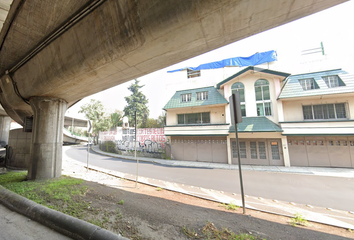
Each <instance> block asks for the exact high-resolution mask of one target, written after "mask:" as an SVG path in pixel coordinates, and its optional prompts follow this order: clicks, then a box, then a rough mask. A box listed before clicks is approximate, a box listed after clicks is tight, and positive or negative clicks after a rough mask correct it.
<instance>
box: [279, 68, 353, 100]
mask: <svg viewBox="0 0 354 240" xmlns="http://www.w3.org/2000/svg"><path fill="white" fill-rule="evenodd" d="M333 75H337V76H338V77H339V78H340V80H341V81H342V82H343V83H344V85H345V86H338V87H328V86H327V84H326V82H325V81H324V79H323V77H326V76H333ZM309 78H313V79H314V81H315V84H316V85H317V86H318V88H316V89H310V90H304V89H303V88H302V86H301V84H300V82H299V80H302V79H309ZM349 92H354V75H351V74H348V73H347V72H345V71H343V70H342V69H334V70H326V71H321V72H313V73H305V74H297V75H291V76H289V77H288V78H287V79H286V82H285V85H284V87H283V89H282V91H281V93H280V95H279V99H285V98H294V97H309V96H317V95H327V94H338V93H349Z"/></svg>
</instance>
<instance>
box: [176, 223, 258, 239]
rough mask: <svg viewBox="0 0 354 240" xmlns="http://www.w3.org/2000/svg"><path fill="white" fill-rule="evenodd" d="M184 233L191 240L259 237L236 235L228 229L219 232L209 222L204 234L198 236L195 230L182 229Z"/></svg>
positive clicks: (204, 228)
mask: <svg viewBox="0 0 354 240" xmlns="http://www.w3.org/2000/svg"><path fill="white" fill-rule="evenodd" d="M182 231H183V233H184V234H185V235H186V236H187V237H188V238H191V239H198V238H202V239H208V240H211V239H215V240H224V239H225V240H258V239H260V238H258V237H257V236H253V235H251V234H247V233H241V234H236V233H234V232H232V231H230V230H229V229H227V228H222V229H221V230H219V229H218V228H217V227H216V226H215V225H214V223H212V222H207V223H206V224H205V226H204V227H203V229H202V232H201V233H200V234H198V233H197V232H196V231H195V230H194V229H189V228H187V227H185V226H184V227H183V228H182Z"/></svg>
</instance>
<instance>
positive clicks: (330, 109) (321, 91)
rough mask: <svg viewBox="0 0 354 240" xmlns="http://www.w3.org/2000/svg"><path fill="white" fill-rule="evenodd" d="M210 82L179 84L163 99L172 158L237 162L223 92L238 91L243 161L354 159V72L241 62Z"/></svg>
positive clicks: (339, 163)
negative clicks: (303, 71) (204, 84)
mask: <svg viewBox="0 0 354 240" xmlns="http://www.w3.org/2000/svg"><path fill="white" fill-rule="evenodd" d="M194 76H197V77H200V74H199V76H198V73H194ZM216 82H218V83H216V85H215V86H210V87H204V88H195V89H188V90H181V91H177V92H176V93H175V94H174V95H173V97H172V98H171V99H170V100H169V101H168V103H167V104H166V105H165V107H164V109H165V110H166V112H167V117H166V127H165V135H166V136H167V137H168V138H169V141H170V142H171V153H172V156H171V158H172V159H178V160H187V161H188V160H190V161H205V162H220V163H228V164H237V159H238V157H237V147H236V136H235V127H234V126H232V125H231V124H230V123H231V117H230V109H229V103H228V99H229V97H230V96H231V94H232V93H233V92H235V91H238V92H239V93H240V100H241V112H242V123H239V124H238V132H239V145H240V158H241V161H242V163H243V164H254V165H279V166H330V167H354V129H353V126H354V125H353V123H354V122H353V119H354V118H353V117H354V116H352V115H351V112H353V111H350V109H351V108H353V107H354V101H353V100H354V98H353V97H351V95H352V93H353V92H354V76H352V75H350V74H347V73H346V72H344V71H342V70H340V69H339V70H330V71H323V72H316V73H307V74H299V75H290V74H289V73H284V72H279V71H273V70H269V69H263V68H256V67H247V68H244V69H243V70H241V71H239V72H237V73H235V74H233V75H231V76H229V77H228V78H225V79H223V80H222V79H221V81H218V80H216ZM321 114H322V115H321ZM352 148H353V149H352Z"/></svg>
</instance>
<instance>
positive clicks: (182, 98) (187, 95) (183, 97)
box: [181, 93, 192, 102]
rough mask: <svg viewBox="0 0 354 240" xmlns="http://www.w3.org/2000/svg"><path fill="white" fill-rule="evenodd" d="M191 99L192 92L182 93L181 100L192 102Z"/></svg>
mask: <svg viewBox="0 0 354 240" xmlns="http://www.w3.org/2000/svg"><path fill="white" fill-rule="evenodd" d="M190 101H192V94H191V93H187V94H181V102H190Z"/></svg>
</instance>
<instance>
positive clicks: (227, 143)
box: [226, 135, 232, 165]
mask: <svg viewBox="0 0 354 240" xmlns="http://www.w3.org/2000/svg"><path fill="white" fill-rule="evenodd" d="M226 140H227V141H226V148H227V163H228V164H230V165H231V164H232V157H231V156H232V155H231V154H232V153H231V138H230V135H229V136H227V137H226Z"/></svg>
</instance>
